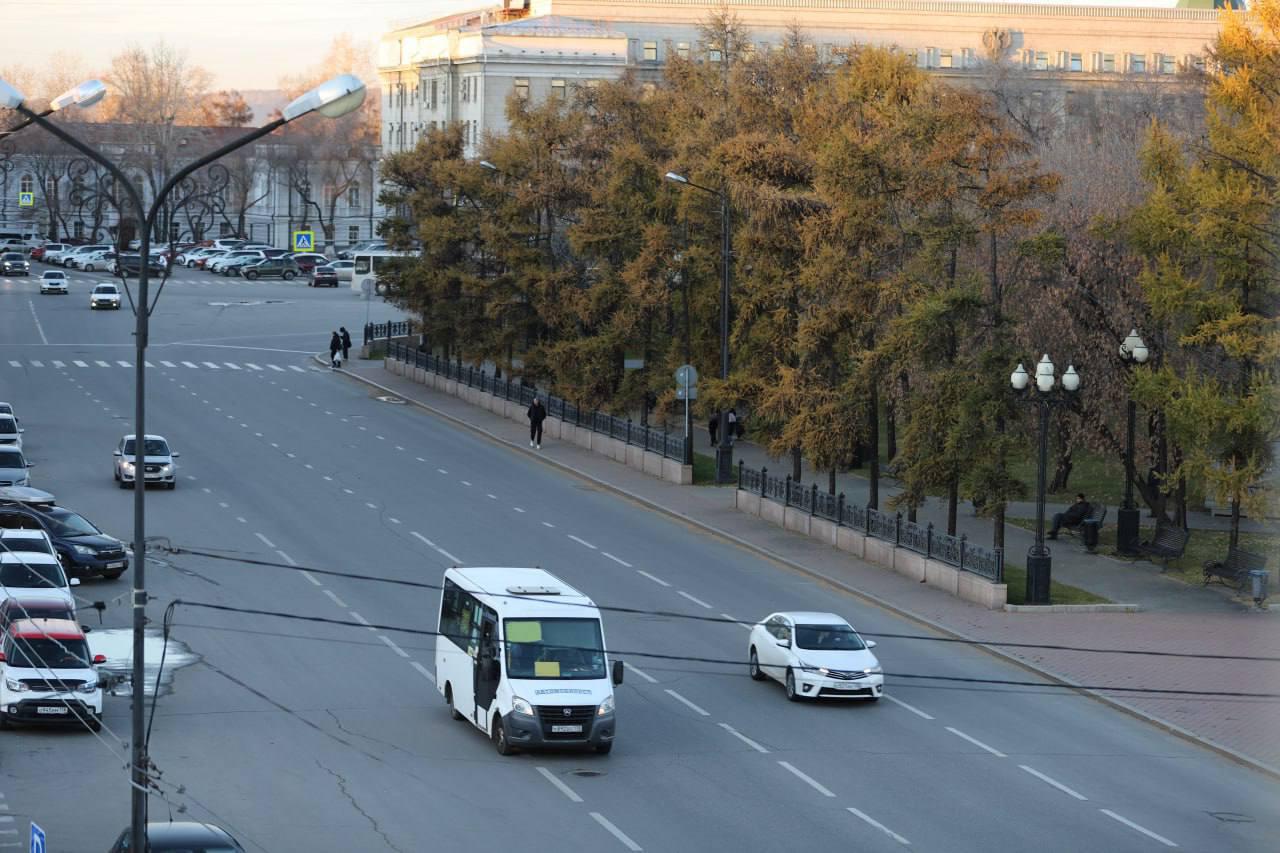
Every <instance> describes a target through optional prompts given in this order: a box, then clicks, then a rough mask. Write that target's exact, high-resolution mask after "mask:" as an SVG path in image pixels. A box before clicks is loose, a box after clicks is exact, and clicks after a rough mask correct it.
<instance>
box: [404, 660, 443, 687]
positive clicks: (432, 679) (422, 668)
mask: <svg viewBox="0 0 1280 853" xmlns="http://www.w3.org/2000/svg"><path fill="white" fill-rule="evenodd" d="M409 666H411V667H413V668H414V669H416V670H417V671H418V672H420V673H422V677H423V678H425V679H426V680H427V681H430V682H431V683H432V684H435V683H436V676H435V674H434V673H433V672H432V671H431V670H429V669H427V668H426V667H425V666H423V665H422V664H420V663H418V662H417V661H416V660H411V661H409Z"/></svg>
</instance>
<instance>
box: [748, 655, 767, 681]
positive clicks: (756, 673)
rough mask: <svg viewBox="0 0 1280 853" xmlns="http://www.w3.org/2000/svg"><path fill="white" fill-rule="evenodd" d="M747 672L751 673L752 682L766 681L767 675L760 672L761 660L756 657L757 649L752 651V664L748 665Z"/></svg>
mask: <svg viewBox="0 0 1280 853" xmlns="http://www.w3.org/2000/svg"><path fill="white" fill-rule="evenodd" d="M747 672H749V673H751V680H752V681H764V679H765V674H764V673H763V672H762V671H761V670H760V658H758V657H756V650H755V648H752V649H751V663H749V664H748V665H747Z"/></svg>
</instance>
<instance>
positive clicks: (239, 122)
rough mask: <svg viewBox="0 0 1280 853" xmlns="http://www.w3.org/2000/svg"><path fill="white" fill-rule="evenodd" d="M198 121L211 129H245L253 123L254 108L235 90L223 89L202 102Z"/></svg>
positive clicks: (197, 117)
mask: <svg viewBox="0 0 1280 853" xmlns="http://www.w3.org/2000/svg"><path fill="white" fill-rule="evenodd" d="M196 121H197V123H199V124H203V125H208V126H210V127H244V126H245V125H247V124H249V123H250V122H252V121H253V108H251V107H250V106H249V103H248V102H247V101H246V100H245V99H244V96H243V95H241V94H240V93H239V92H238V91H236V90H235V89H223V90H221V91H219V92H214V93H213V94H211V95H208V96H207V97H205V98H204V99H202V100H201V102H200V108H199V113H198V115H197V116H196Z"/></svg>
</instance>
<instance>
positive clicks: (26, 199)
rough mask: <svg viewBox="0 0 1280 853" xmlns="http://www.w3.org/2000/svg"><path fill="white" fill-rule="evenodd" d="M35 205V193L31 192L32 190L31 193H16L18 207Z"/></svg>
mask: <svg viewBox="0 0 1280 853" xmlns="http://www.w3.org/2000/svg"><path fill="white" fill-rule="evenodd" d="M35 206H36V194H35V193H33V192H31V193H18V207H35Z"/></svg>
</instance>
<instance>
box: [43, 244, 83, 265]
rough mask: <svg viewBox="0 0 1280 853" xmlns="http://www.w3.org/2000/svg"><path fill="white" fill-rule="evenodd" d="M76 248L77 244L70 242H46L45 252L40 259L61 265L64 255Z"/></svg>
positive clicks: (47, 262)
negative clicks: (73, 244)
mask: <svg viewBox="0 0 1280 853" xmlns="http://www.w3.org/2000/svg"><path fill="white" fill-rule="evenodd" d="M74 248H75V246H72V245H70V244H68V243H46V244H45V247H44V254H43V255H41V256H40V260H41V261H43V262H44V263H46V264H59V265H61V264H62V258H63V256H64V255H66V254H67V252H70V251H71V250H72V249H74Z"/></svg>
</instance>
